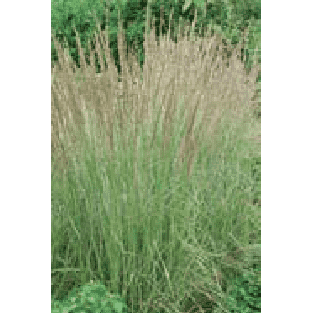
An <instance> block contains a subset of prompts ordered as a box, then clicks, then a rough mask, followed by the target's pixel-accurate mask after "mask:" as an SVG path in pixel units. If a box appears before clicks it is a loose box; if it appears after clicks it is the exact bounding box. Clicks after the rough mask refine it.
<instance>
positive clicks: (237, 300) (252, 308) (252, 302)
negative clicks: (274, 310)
mask: <svg viewBox="0 0 313 313" xmlns="http://www.w3.org/2000/svg"><path fill="white" fill-rule="evenodd" d="M257 271H261V269H260V268H259V269H257ZM256 276H258V275H255V274H252V273H251V272H247V273H244V274H243V275H242V276H241V277H239V278H236V280H235V283H234V286H235V287H234V289H233V290H232V291H231V293H230V296H229V298H228V305H229V310H230V312H232V313H233V312H236V313H237V312H242V313H252V312H261V280H260V277H259V278H256Z"/></svg>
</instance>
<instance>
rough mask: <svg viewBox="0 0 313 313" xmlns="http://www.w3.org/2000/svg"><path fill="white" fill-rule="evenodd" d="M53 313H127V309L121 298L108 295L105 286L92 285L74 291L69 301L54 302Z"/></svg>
mask: <svg viewBox="0 0 313 313" xmlns="http://www.w3.org/2000/svg"><path fill="white" fill-rule="evenodd" d="M51 312H52V313H58V312H62V313H63V312H67V313H76V312H77V313H78V312H79V313H127V307H126V304H125V303H124V302H123V301H122V299H121V298H120V297H119V296H114V295H111V294H109V293H107V291H106V288H105V286H104V285H101V284H98V283H96V284H93V283H91V284H88V285H85V286H82V287H81V288H80V289H74V290H72V291H71V293H70V294H69V296H68V300H65V301H54V302H53V303H52V308H51Z"/></svg>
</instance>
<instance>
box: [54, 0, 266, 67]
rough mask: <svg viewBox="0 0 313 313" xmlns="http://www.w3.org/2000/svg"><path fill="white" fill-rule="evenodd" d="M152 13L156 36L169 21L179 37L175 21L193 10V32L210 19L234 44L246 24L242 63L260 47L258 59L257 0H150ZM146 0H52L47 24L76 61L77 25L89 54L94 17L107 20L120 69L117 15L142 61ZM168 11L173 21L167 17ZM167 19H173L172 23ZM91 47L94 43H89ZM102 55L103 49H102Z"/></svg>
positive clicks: (189, 16) (190, 16)
mask: <svg viewBox="0 0 313 313" xmlns="http://www.w3.org/2000/svg"><path fill="white" fill-rule="evenodd" d="M149 3H150V9H151V13H150V14H151V15H150V16H151V17H152V18H154V19H155V26H156V32H157V33H156V34H157V38H158V37H159V36H160V33H162V34H163V35H166V34H167V33H168V32H169V28H170V27H171V30H173V31H171V32H170V37H171V38H172V39H173V40H175V42H177V36H176V33H177V31H178V27H177V26H178V23H179V22H180V21H182V22H190V23H191V22H192V21H193V20H194V18H195V13H196V11H197V23H196V25H195V33H196V34H198V35H200V36H201V33H202V31H203V30H204V27H206V26H208V25H210V26H213V27H214V29H216V30H217V31H219V32H220V33H222V34H223V35H224V36H225V37H226V38H227V39H229V40H231V43H232V44H236V43H238V42H239V41H240V39H241V38H240V36H241V31H242V30H243V29H244V28H246V27H248V28H249V37H248V41H247V44H246V46H245V47H244V49H243V51H242V59H243V55H244V54H245V55H246V58H247V61H246V68H247V69H248V68H249V67H251V64H252V58H251V57H252V56H253V55H255V52H257V53H258V57H259V62H261V60H260V57H261V53H260V44H261V0H150V1H149ZM147 5H148V0H110V1H109V0H52V3H51V29H52V33H53V34H55V36H56V38H57V39H58V41H60V42H62V43H63V42H64V41H65V46H64V47H66V48H68V51H69V54H70V55H71V57H72V59H73V60H74V61H75V63H76V66H77V67H80V57H79V53H78V50H77V46H76V34H75V31H74V27H75V29H76V30H77V32H78V34H79V36H80V40H81V45H82V48H83V50H84V53H85V55H86V56H87V60H86V61H87V64H88V65H90V61H89V59H88V57H89V56H90V52H89V51H88V49H87V43H88V41H89V40H91V39H92V38H93V35H94V34H95V32H96V31H97V28H96V19H97V20H98V21H99V23H100V25H101V30H105V28H106V25H109V45H110V48H111V53H112V55H113V57H114V61H115V65H116V66H117V68H118V72H119V73H120V71H121V67H120V64H119V57H118V48H117V31H118V18H119V13H120V18H121V21H122V25H123V29H124V30H125V35H126V41H127V51H128V48H129V47H130V46H133V45H134V44H135V47H137V48H136V51H137V52H138V61H139V62H140V66H141V67H142V66H143V62H144V49H143V37H144V34H145V19H146V15H147ZM171 13H172V19H171V22H170V21H169V18H170V15H171ZM161 14H163V16H164V20H165V22H164V24H163V26H162V29H160V16H161ZM170 24H171V25H170ZM91 48H92V49H94V48H95V45H94V44H93V43H91ZM103 57H104V60H106V59H105V55H103ZM57 60H58V57H57V51H56V49H55V47H54V43H53V41H52V38H51V62H52V66H53V65H54V64H55V62H56V61H57ZM96 66H97V71H98V70H100V66H99V59H98V57H97V56H96Z"/></svg>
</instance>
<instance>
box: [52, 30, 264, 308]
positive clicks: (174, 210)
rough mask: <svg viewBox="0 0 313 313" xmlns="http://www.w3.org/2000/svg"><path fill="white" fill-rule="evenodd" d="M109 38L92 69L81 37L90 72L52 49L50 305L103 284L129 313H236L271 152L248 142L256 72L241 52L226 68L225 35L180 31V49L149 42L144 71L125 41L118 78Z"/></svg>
mask: <svg viewBox="0 0 313 313" xmlns="http://www.w3.org/2000/svg"><path fill="white" fill-rule="evenodd" d="M184 29H185V30H187V29H188V28H186V27H185V28H184ZM106 38H107V34H105V33H103V32H100V31H99V33H98V34H96V36H95V38H94V41H95V46H96V52H91V53H90V66H87V65H86V61H85V56H84V54H83V51H82V50H81V49H80V43H79V38H78V40H77V45H78V48H79V49H80V61H81V67H80V69H77V68H75V66H74V65H73V62H72V61H71V60H70V58H69V57H68V53H67V52H66V50H64V49H63V48H62V46H61V45H60V44H59V43H57V42H56V41H55V46H56V47H57V48H58V54H59V61H60V62H59V64H58V65H57V66H55V67H53V69H52V76H53V79H52V84H51V98H52V107H51V114H52V117H51V133H52V138H51V145H52V147H51V148H52V149H51V151H52V152H51V155H52V156H51V163H52V178H51V194H52V204H51V215H52V217H51V220H52V222H51V230H52V231H51V242H52V244H51V257H52V260H51V267H52V272H51V276H52V278H51V279H52V282H51V283H52V299H53V300H54V301H61V300H60V299H63V298H64V297H66V296H68V294H69V293H70V292H71V291H72V290H73V288H74V287H77V286H78V285H79V286H86V285H87V284H88V282H89V281H90V280H98V281H99V282H100V283H101V284H102V285H103V286H106V290H108V292H109V293H110V294H115V295H121V297H122V298H123V299H125V302H126V305H127V308H128V312H129V313H134V312H136V313H148V312H149V313H163V312H166V313H168V312H171V313H183V312H188V311H190V310H189V307H190V308H191V307H194V308H197V309H198V310H201V307H207V308H208V310H209V308H210V310H211V311H212V310H214V312H222V311H224V312H227V311H226V310H227V301H226V299H227V285H228V283H230V282H231V281H232V280H231V279H232V278H233V276H232V274H231V273H232V271H233V270H234V268H233V267H234V266H235V265H234V264H236V266H239V265H238V262H239V263H240V261H237V263H236V262H235V263H229V264H227V266H226V265H225V266H224V265H223V264H222V259H223V258H224V257H225V255H227V253H228V252H229V251H232V250H233V249H235V248H236V247H237V246H238V245H240V246H241V247H247V246H249V245H251V244H260V240H261V237H260V207H259V205H258V200H259V197H260V195H259V188H260V183H259V181H258V180H257V179H256V178H255V177H259V175H257V174H253V173H251V159H254V160H255V159H258V158H259V157H260V145H259V143H258V142H254V141H251V140H250V138H251V137H255V136H258V135H259V134H260V122H259V120H258V119H257V118H256V116H255V110H256V109H257V108H258V106H259V99H255V95H256V94H257V91H258V86H257V83H256V78H257V75H258V72H259V70H260V69H259V66H258V65H257V64H256V65H255V67H253V68H252V70H251V72H249V73H247V71H246V69H245V67H244V65H243V63H242V62H241V60H240V57H238V55H239V54H240V53H239V51H240V47H237V48H235V49H234V50H233V51H232V55H231V56H230V57H229V58H226V56H225V53H224V52H223V51H222V50H221V49H218V47H220V48H221V47H222V46H223V42H222V39H221V37H220V35H218V34H217V33H214V34H213V33H208V35H207V36H206V37H205V38H194V37H189V36H187V35H186V33H185V34H183V33H181V32H180V33H179V34H178V40H177V43H174V42H172V41H171V40H170V39H169V37H160V38H159V40H157V39H156V36H155V32H154V31H152V32H151V33H149V36H148V34H147V33H146V35H145V39H144V49H145V50H144V53H145V61H144V64H143V68H142V69H141V68H140V66H139V64H138V62H137V58H136V57H135V55H134V53H129V54H128V55H126V53H125V49H124V46H123V45H124V44H123V34H122V31H120V33H119V35H118V50H119V52H120V63H121V68H122V72H121V75H119V73H118V72H117V69H116V67H115V66H114V61H113V60H112V58H111V57H110V50H109V47H108V42H107V41H106ZM103 52H105V56H106V58H105V61H104V60H103V59H102V56H103ZM95 53H97V55H98V56H99V59H100V61H101V62H100V64H101V65H102V67H101V72H100V73H96V68H95V66H94V60H95ZM233 238H236V245H235V244H234V242H233ZM217 273H220V274H219V275H217ZM214 277H215V278H214ZM216 277H220V278H216ZM88 288H89V287H88ZM97 288H98V287H97ZM99 288H100V287H99ZM84 290H85V289H84ZM86 290H87V289H86ZM100 298H101V300H100ZM100 298H99V301H100V302H97V303H98V304H97V305H98V307H96V308H97V309H98V308H99V310H100V308H101V305H102V304H99V303H102V301H106V297H105V295H104V294H103V299H102V296H101V297H100ZM187 299H188V300H187ZM84 301H85V300H84ZM85 303H86V302H84V305H85ZM88 305H89V304H88ZM218 310H220V311H218ZM104 311H105V310H104ZM73 312H74V311H73ZM86 312H87V311H86ZM94 312H96V311H94ZM190 312H191V311H190ZM193 312H194V311H193ZM212 312H213V311H212Z"/></svg>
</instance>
